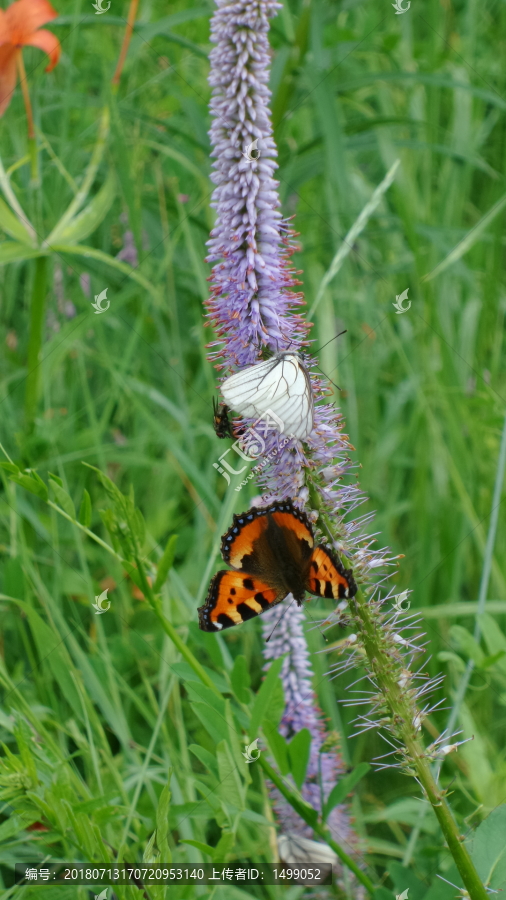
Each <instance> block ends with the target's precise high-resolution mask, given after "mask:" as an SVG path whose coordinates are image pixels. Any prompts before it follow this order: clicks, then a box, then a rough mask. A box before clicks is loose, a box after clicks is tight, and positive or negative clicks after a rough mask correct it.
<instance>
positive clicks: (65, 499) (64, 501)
mask: <svg viewBox="0 0 506 900" xmlns="http://www.w3.org/2000/svg"><path fill="white" fill-rule="evenodd" d="M49 486H50V488H51V490H52V492H53V494H54V496H55V499H56V502H57V504H58V506H61V508H62V509H63V511H64V512H66V513H67V515H68V516H70V518H71V519H75V517H76V509H75V506H74V503H73V501H72V497H71V496H70V494H67V491H65V490H64V489H63V488H62V487H60V485H59V484H58V482H57V481H54V480H53V476H52V475H50V476H49Z"/></svg>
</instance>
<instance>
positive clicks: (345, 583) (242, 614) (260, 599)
mask: <svg viewBox="0 0 506 900" xmlns="http://www.w3.org/2000/svg"><path fill="white" fill-rule="evenodd" d="M221 555H222V556H223V559H224V560H225V562H226V563H229V565H231V566H232V569H228V570H225V569H224V570H222V571H221V572H217V573H216V575H215V576H214V578H213V579H212V581H211V584H210V585H209V591H208V594H207V597H206V601H205V603H204V605H203V606H201V607H199V610H198V613H199V626H200V628H201V629H202V630H203V631H221V630H222V629H223V628H231V627H232V625H240V624H241V622H244V621H246V619H252V618H253V617H254V616H258V615H260V614H261V613H263V612H265V610H266V609H272V607H273V606H275V605H276V603H281V601H282V600H284V599H285V597H286V595H287V594H290V593H291V594H293V597H294V599H295V600H296V601H297V603H298V605H299V606H301V605H302V601H303V600H304V597H305V593H306V591H308V592H309V593H310V594H316V596H317V597H329V598H333V599H334V600H338V599H342V598H344V597H353V596H354V595H355V594H356V592H357V585H356V584H355V581H354V580H353V573H352V571H351V569H345V568H343V566H342V565H341V563H340V562H339V560H338V559H337V556H336V555H335V553H334V552H333V551H332V550H331V549H330V548H329V547H325V546H324V545H323V544H317V545H316V546H315V542H314V535H313V529H312V527H311V523H310V521H309V519H308V517H307V516H306V514H305V513H303V512H302V511H301V510H300V509H298V508H297V507H296V506H294V504H293V501H292V500H290V499H288V500H277V501H276V502H274V503H272V504H271V505H270V506H267V507H253V508H252V509H249V510H248V511H247V512H245V513H242V514H241V515H240V516H234V523H233V525H232V527H231V528H230V529H229V530H228V531H227V533H226V534H224V535H223V537H222V539H221Z"/></svg>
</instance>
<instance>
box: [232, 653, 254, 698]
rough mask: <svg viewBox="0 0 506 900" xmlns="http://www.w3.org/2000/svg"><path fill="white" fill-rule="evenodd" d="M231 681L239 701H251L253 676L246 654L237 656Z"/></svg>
mask: <svg viewBox="0 0 506 900" xmlns="http://www.w3.org/2000/svg"><path fill="white" fill-rule="evenodd" d="M230 681H231V684H232V688H233V690H234V694H235V696H236V697H237V699H238V700H239V703H249V701H250V699H251V691H250V690H249V686H250V684H251V678H250V675H249V672H248V666H247V663H246V657H245V656H242V655H239V656H236V658H235V661H234V666H233V669H232V671H231V672H230Z"/></svg>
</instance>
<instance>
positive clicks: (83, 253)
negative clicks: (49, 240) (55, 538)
mask: <svg viewBox="0 0 506 900" xmlns="http://www.w3.org/2000/svg"><path fill="white" fill-rule="evenodd" d="M9 243H11V242H9ZM3 246H5V245H4V244H0V265H1V264H2V262H3V261H5V262H11V259H7V260H2V247H3ZM16 246H18V245H16ZM19 246H21V244H20V245H19ZM51 249H52V250H54V252H55V253H68V254H69V255H70V256H80V257H83V259H96V260H97V261H98V262H103V263H105V264H106V265H108V266H109V267H110V268H111V269H116V270H117V271H118V272H121V274H122V275H126V276H127V277H128V278H131V279H132V281H136V282H137V284H140V286H141V287H143V288H144V290H145V291H148V293H150V294H151V296H152V297H153V298H154V300H156V301H157V303H161V296H160V292H159V290H158V289H157V288H156V287H155V286H154V284H151V282H150V281H148V279H147V278H145V277H144V275H142V274H141V273H140V272H139V270H138V269H133V268H132V266H128V265H127V264H126V263H123V262H121V261H120V260H119V259H116V258H115V257H114V256H109V254H108V253H104V252H103V250H97V249H96V248H95V247H88V246H87V245H86V244H51ZM31 255H32V256H34V255H35V256H42V255H43V253H41V251H40V250H38V251H36V252H34V253H33V254H31ZM23 258H26V259H28V258H29V257H28V256H26V257H23ZM90 468H93V466H91V467H90Z"/></svg>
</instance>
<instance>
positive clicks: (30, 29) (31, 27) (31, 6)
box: [4, 0, 58, 45]
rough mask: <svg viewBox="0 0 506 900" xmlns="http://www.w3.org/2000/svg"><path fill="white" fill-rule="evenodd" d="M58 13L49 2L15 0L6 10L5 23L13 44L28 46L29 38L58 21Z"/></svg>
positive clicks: (43, 0) (45, 0)
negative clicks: (53, 20)
mask: <svg viewBox="0 0 506 900" xmlns="http://www.w3.org/2000/svg"><path fill="white" fill-rule="evenodd" d="M57 17H58V13H57V12H56V10H55V9H53V7H52V6H51V4H50V3H49V2H48V0H15V2H14V3H12V4H11V6H9V7H8V8H7V9H6V10H5V23H4V27H5V26H7V28H8V29H9V35H8V40H9V41H10V42H11V44H16V45H19V44H27V43H28V40H29V38H30V37H31V36H32V35H33V34H34V33H35V32H36V31H37V29H38V28H40V26H41V25H45V24H46V22H51V20H52V19H56V18H57Z"/></svg>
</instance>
